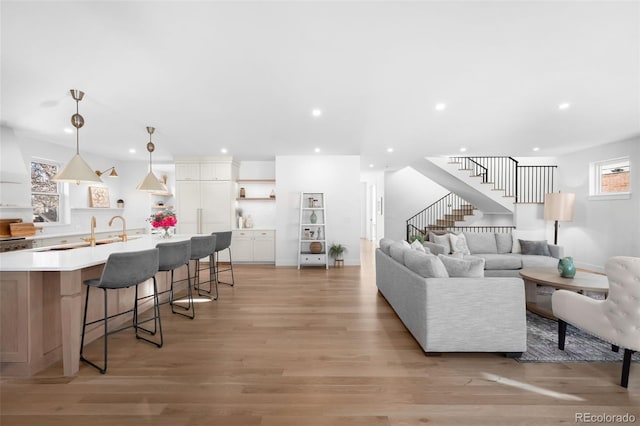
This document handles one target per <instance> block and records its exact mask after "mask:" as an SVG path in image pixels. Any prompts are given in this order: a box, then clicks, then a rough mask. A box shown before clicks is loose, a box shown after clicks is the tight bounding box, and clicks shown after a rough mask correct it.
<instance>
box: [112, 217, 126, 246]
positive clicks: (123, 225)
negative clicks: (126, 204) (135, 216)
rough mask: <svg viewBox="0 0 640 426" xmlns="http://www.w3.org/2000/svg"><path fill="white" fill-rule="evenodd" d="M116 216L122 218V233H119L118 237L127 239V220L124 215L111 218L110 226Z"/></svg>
mask: <svg viewBox="0 0 640 426" xmlns="http://www.w3.org/2000/svg"><path fill="white" fill-rule="evenodd" d="M116 218H120V219H122V234H120V235H118V237H120V238H122V241H127V221H126V220H125V218H124V216H120V215H118V216H114V217H112V218H111V220H109V226H111V224H112V223H113V219H116Z"/></svg>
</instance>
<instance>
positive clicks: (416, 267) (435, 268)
mask: <svg viewBox="0 0 640 426" xmlns="http://www.w3.org/2000/svg"><path fill="white" fill-rule="evenodd" d="M404 263H405V265H406V267H407V268H409V269H410V270H412V271H413V272H415V273H416V274H418V275H420V276H421V277H424V278H449V274H448V273H447V269H446V268H445V267H444V264H443V263H442V261H441V260H440V259H438V257H437V256H434V255H433V254H426V253H421V252H419V251H417V250H411V251H410V252H407V253H405V255H404Z"/></svg>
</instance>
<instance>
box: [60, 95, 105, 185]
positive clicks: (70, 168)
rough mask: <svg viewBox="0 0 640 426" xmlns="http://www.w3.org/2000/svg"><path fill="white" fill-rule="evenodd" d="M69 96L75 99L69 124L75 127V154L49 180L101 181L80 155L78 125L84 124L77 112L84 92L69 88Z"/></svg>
mask: <svg viewBox="0 0 640 426" xmlns="http://www.w3.org/2000/svg"><path fill="white" fill-rule="evenodd" d="M71 97H73V99H74V100H75V101H76V113H75V114H73V115H72V116H71V124H73V127H75V128H76V155H75V156H74V157H73V158H72V159H71V160H70V161H69V162H68V163H67V165H66V166H64V168H63V169H62V171H61V172H60V173H58V174H56V175H55V176H54V177H53V178H52V179H51V180H53V181H54V182H75V183H76V184H80V183H81V182H82V183H95V182H102V179H100V176H98V175H97V174H96V172H94V171H93V169H92V168H91V167H89V165H88V164H87V162H86V161H84V160H83V159H82V157H80V127H82V126H84V118H83V117H82V116H81V115H80V114H79V112H78V103H79V102H80V101H81V100H82V98H83V97H84V92H82V91H80V90H75V89H71Z"/></svg>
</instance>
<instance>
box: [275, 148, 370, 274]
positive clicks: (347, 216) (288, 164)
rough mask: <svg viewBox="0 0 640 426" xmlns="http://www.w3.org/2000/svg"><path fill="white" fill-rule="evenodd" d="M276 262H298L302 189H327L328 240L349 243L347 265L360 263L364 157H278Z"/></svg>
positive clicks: (346, 255) (279, 264)
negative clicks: (361, 161) (361, 186)
mask: <svg viewBox="0 0 640 426" xmlns="http://www.w3.org/2000/svg"><path fill="white" fill-rule="evenodd" d="M275 164H276V210H277V212H278V215H277V218H276V265H277V266H295V265H297V264H298V228H299V225H300V224H299V220H300V210H299V208H300V193H301V192H314V191H315V192H324V193H325V204H326V213H327V226H326V235H327V240H328V243H329V244H331V243H333V242H335V243H341V244H343V245H345V246H346V247H347V251H346V253H345V256H344V259H345V265H359V264H360V157H359V156H355V155H345V156H336V155H317V156H316V155H313V156H277V157H276V162H275Z"/></svg>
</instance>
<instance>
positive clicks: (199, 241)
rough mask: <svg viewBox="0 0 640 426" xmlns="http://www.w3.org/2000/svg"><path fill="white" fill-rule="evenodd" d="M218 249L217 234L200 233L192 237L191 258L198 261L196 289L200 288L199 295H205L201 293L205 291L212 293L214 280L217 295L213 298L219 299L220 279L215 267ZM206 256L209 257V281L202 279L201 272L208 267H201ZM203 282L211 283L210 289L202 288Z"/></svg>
mask: <svg viewBox="0 0 640 426" xmlns="http://www.w3.org/2000/svg"><path fill="white" fill-rule="evenodd" d="M215 250H216V236H215V235H202V236H200V235H198V236H194V237H191V260H195V262H196V272H195V276H194V286H195V287H196V290H198V296H205V297H207V296H206V295H203V294H202V293H201V291H204V292H205V293H208V294H209V295H210V294H211V290H212V289H211V287H212V284H211V283H212V282H213V283H214V285H215V287H216V296H215V297H213V300H218V280H217V279H216V273H215V268H214V263H213V262H214V260H213V253H214V252H215ZM205 257H208V258H209V266H208V269H209V279H208V280H207V281H201V280H200V272H201V271H204V270H205V269H206V268H202V269H201V268H200V259H203V258H205ZM202 284H209V290H205V289H203V288H201V285H202ZM209 297H210V296H209Z"/></svg>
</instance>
